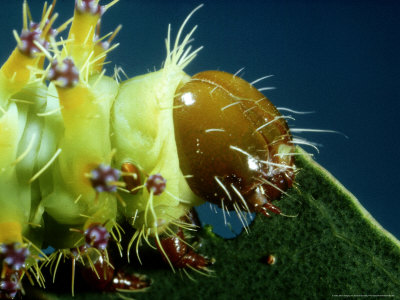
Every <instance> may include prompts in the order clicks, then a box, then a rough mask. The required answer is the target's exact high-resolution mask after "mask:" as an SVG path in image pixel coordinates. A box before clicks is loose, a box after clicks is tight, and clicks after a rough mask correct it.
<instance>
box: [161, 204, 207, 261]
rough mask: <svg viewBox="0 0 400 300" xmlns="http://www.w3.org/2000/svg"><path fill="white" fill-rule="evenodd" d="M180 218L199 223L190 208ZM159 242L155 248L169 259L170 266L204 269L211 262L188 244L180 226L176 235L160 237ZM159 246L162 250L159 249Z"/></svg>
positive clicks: (195, 223) (194, 223) (191, 222)
mask: <svg viewBox="0 0 400 300" xmlns="http://www.w3.org/2000/svg"><path fill="white" fill-rule="evenodd" d="M182 220H183V221H184V222H187V223H190V224H193V225H196V226H199V224H200V222H199V220H198V217H197V214H196V212H195V211H194V210H191V211H190V212H189V213H188V214H187V215H186V216H184V217H182ZM160 244H161V245H160ZM160 244H158V243H157V248H158V249H159V250H160V252H161V254H162V255H163V258H164V260H169V261H170V262H171V264H172V266H174V267H176V268H186V267H192V268H195V269H205V268H206V267H207V266H208V265H210V264H211V261H210V260H209V259H208V258H206V257H204V256H202V255H200V254H198V253H197V252H196V251H195V250H194V249H192V248H191V247H190V246H189V245H188V243H187V242H186V241H185V235H184V233H183V230H182V229H181V228H179V229H178V231H177V232H176V235H174V236H168V237H165V238H161V239H160ZM161 247H162V249H163V251H161V249H160V248H161ZM166 256H167V257H166Z"/></svg>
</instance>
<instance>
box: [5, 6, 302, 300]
mask: <svg viewBox="0 0 400 300" xmlns="http://www.w3.org/2000/svg"><path fill="white" fill-rule="evenodd" d="M117 2H118V0H114V1H111V2H109V3H108V4H106V5H103V6H102V5H100V4H99V1H98V0H76V1H75V9H74V16H73V18H71V19H69V20H68V21H66V22H65V23H63V24H62V25H61V26H59V27H58V28H53V25H54V23H55V21H56V19H57V17H58V15H57V14H56V13H54V8H55V1H53V3H52V4H51V5H48V4H47V3H45V5H44V7H43V13H42V16H41V19H40V20H39V22H34V20H33V19H32V17H31V14H30V12H29V7H28V4H27V2H26V1H24V3H23V27H22V31H21V34H18V33H17V32H16V31H14V36H15V40H16V44H17V45H16V48H15V50H14V51H13V52H12V54H11V55H10V57H9V58H8V59H7V60H6V62H5V63H4V64H3V66H2V67H1V69H0V107H1V108H0V110H1V114H0V147H1V148H0V153H1V155H0V172H1V173H0V205H1V208H2V209H1V210H0V260H1V262H2V265H1V266H2V271H1V278H0V298H5V299H13V298H15V297H16V295H17V294H18V293H20V291H21V279H22V278H23V277H24V276H27V277H33V278H34V279H35V281H36V283H37V284H38V285H39V286H41V287H44V286H45V281H44V277H43V275H42V274H41V269H42V268H43V267H49V268H51V269H52V272H53V274H54V276H55V275H56V271H57V267H58V265H59V263H60V261H61V259H62V258H64V259H65V258H68V259H70V260H71V261H72V262H73V266H75V263H86V265H89V266H90V268H91V269H92V270H93V272H96V273H97V269H98V268H97V267H98V265H102V266H104V268H100V270H101V269H104V270H105V269H107V270H109V269H110V268H108V267H107V266H111V265H112V262H111V261H110V258H109V255H108V251H107V246H108V244H109V243H110V242H111V241H112V242H113V243H115V244H116V245H117V246H118V248H119V249H120V252H121V253H122V252H123V251H126V253H127V257H128V260H129V257H130V255H132V252H134V253H135V255H136V256H137V257H138V259H140V255H139V248H140V245H141V244H142V243H143V242H146V243H148V244H149V245H150V246H151V247H155V248H157V249H158V250H159V252H160V253H161V255H162V257H163V258H164V259H165V261H166V262H167V263H168V264H170V266H171V267H172V268H188V267H190V268H194V269H197V270H199V271H202V272H208V271H209V265H210V264H211V262H212V260H211V259H209V258H206V257H204V256H202V255H200V254H198V253H196V252H195V251H194V250H193V249H191V248H189V247H186V244H185V241H184V231H185V230H186V229H191V230H196V228H197V227H196V225H195V224H194V222H193V221H192V219H193V218H192V216H191V211H192V208H193V207H196V206H198V205H200V204H202V203H204V202H210V203H215V204H217V205H219V206H220V207H221V208H223V209H224V210H235V211H236V212H237V214H238V215H239V216H242V214H243V212H257V213H262V214H264V215H265V216H268V217H269V216H270V214H271V213H275V214H281V211H280V209H279V208H278V207H277V206H276V205H275V204H273V202H274V201H275V200H277V199H279V198H280V197H281V195H282V194H284V193H285V192H286V190H288V189H289V188H291V187H292V186H293V184H294V180H295V175H296V172H297V170H296V166H295V164H294V159H293V156H294V155H295V147H294V142H293V139H292V137H291V134H290V130H289V127H288V125H287V123H286V120H285V117H284V116H282V115H281V114H280V113H279V111H278V110H277V109H276V108H275V106H274V105H273V104H272V103H271V102H270V101H269V100H268V99H267V98H266V97H265V96H264V95H263V94H262V93H261V92H260V91H258V90H257V89H256V88H255V87H253V86H252V85H251V84H250V83H248V82H246V81H245V80H243V79H241V78H240V77H238V76H237V75H235V74H229V73H226V72H222V71H205V72H200V73H198V74H196V75H194V76H189V75H187V74H186V73H185V72H184V69H185V67H187V65H188V64H190V63H191V62H192V61H193V59H194V58H195V57H196V55H197V54H198V52H199V51H200V50H201V48H198V49H195V50H192V48H191V46H190V42H191V39H192V36H193V33H194V31H195V29H196V27H194V28H193V29H192V30H191V31H189V33H187V34H184V29H185V25H186V24H187V22H188V20H189V18H190V17H191V16H192V15H193V13H195V12H196V11H197V9H199V8H200V7H201V6H199V7H197V8H196V9H194V10H193V11H192V12H191V13H190V14H189V15H188V17H187V18H186V19H185V21H184V22H183V24H182V26H181V28H180V29H179V31H178V32H177V35H176V38H175V39H174V40H173V39H172V37H171V28H170V27H169V28H168V35H167V38H166V50H167V53H166V58H165V61H164V63H163V66H162V68H161V69H160V70H158V71H154V72H150V73H148V74H145V75H141V76H136V77H133V78H131V79H127V80H121V76H120V72H119V71H117V72H116V73H115V74H114V76H112V77H110V76H107V75H106V74H105V72H106V71H105V69H104V68H103V66H104V64H105V59H106V57H107V54H108V53H109V52H110V51H112V50H114V49H115V48H116V47H117V46H118V44H112V42H113V39H114V38H115V36H116V34H117V33H118V31H119V30H120V27H117V28H116V29H115V31H113V32H111V33H110V34H107V35H105V36H103V37H100V24H101V21H102V19H103V15H104V13H105V12H106V11H107V10H109V9H110V8H111V7H112V6H113V5H114V4H116V3H117ZM68 28H69V33H68V37H67V38H66V39H63V38H62V37H60V35H59V33H61V32H62V31H64V30H66V29H68ZM121 220H124V221H125V222H128V223H130V226H132V227H133V229H134V233H133V235H132V236H130V237H126V236H125V235H123V232H122V229H121V225H120V222H122V221H121ZM125 240H126V241H127V247H126V249H122V244H124V243H123V241H125ZM152 240H154V242H152ZM47 246H51V247H52V248H54V249H55V250H54V252H53V253H51V254H50V255H46V254H44V253H43V252H42V250H41V249H43V248H45V247H47ZM104 272H106V271H104ZM107 272H108V271H107ZM30 274H31V275H30ZM107 276H109V280H108V282H110V281H111V280H113V279H115V278H116V282H117V283H116V285H115V286H114V287H112V288H110V290H112V289H116V288H119V289H127V290H129V289H137V288H143V287H147V286H148V282H146V281H144V280H143V281H141V279H140V278H138V281H139V284H138V286H136V287H126V286H124V285H123V284H122V283H121V282H122V280H121V281H120V282H119V281H118V278H120V277H121V276H122V275H121V274H111V275H107ZM107 276H106V275H105V277H107ZM118 276H119V277H118ZM32 281H33V279H32ZM113 282H114V280H113ZM71 285H72V294H74V274H73V277H72V284H71Z"/></svg>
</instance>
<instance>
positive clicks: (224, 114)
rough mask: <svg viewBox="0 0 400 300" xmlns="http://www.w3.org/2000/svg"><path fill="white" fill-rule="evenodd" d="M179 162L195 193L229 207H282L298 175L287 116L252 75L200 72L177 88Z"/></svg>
mask: <svg viewBox="0 0 400 300" xmlns="http://www.w3.org/2000/svg"><path fill="white" fill-rule="evenodd" d="M174 105H175V106H176V107H177V108H176V109H175V110H174V124H175V137H176V143H177V148H178V154H179V157H180V166H181V169H182V171H183V173H184V174H185V175H192V176H190V177H189V178H188V179H187V180H188V183H189V185H190V187H191V189H192V190H193V192H194V193H196V194H197V195H199V196H200V197H202V198H204V199H205V200H207V201H209V202H212V203H216V204H218V205H220V206H222V207H223V208H226V209H242V210H248V211H251V212H262V213H264V214H266V215H268V212H267V210H268V211H272V212H274V213H280V211H279V209H278V208H277V207H275V206H274V205H272V204H271V203H270V201H272V200H275V199H278V198H279V197H280V196H281V194H282V193H283V192H284V191H286V190H287V189H288V188H290V187H291V186H292V184H293V180H294V161H293V155H292V154H293V152H294V146H293V144H292V142H291V141H292V138H291V135H290V132H289V128H288V125H287V123H286V121H285V119H284V117H283V116H282V115H281V114H280V113H279V111H278V110H277V109H276V108H275V106H274V105H273V104H272V103H271V102H270V101H269V100H268V99H267V98H266V97H265V96H264V95H263V94H262V93H260V92H259V91H258V90H257V89H256V88H255V87H253V86H252V85H251V84H250V83H248V82H247V81H245V80H243V79H241V78H239V77H237V76H235V75H232V74H229V73H226V72H221V71H205V72H201V73H198V74H196V75H195V76H193V77H192V78H191V79H190V80H189V81H188V82H186V83H185V84H183V86H181V87H180V88H179V89H178V90H177V93H176V97H175V100H174Z"/></svg>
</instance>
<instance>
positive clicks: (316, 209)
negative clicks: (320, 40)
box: [49, 149, 400, 300]
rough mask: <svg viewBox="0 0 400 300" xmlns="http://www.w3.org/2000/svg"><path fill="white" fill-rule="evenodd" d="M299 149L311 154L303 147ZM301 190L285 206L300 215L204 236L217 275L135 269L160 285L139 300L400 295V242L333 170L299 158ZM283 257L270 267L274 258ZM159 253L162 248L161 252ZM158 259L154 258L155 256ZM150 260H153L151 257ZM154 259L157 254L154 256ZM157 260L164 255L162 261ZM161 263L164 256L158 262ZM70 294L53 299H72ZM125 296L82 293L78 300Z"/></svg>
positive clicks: (204, 232) (263, 220) (258, 219)
mask: <svg viewBox="0 0 400 300" xmlns="http://www.w3.org/2000/svg"><path fill="white" fill-rule="evenodd" d="M298 152H299V153H303V154H305V153H304V151H303V150H301V149H299V150H298ZM296 165H297V166H298V167H299V168H300V169H301V171H300V172H299V174H298V176H297V185H298V186H297V188H296V189H293V190H292V191H291V192H290V194H289V196H285V197H284V198H283V199H282V200H281V201H280V202H279V203H278V205H279V206H280V207H281V209H282V211H283V213H284V214H286V215H294V217H285V216H282V215H281V216H273V217H272V218H266V217H263V216H261V215H259V216H257V217H256V219H255V221H254V223H253V224H252V225H251V226H250V233H249V234H246V233H245V232H243V233H242V234H241V235H240V236H239V237H237V238H236V239H232V240H224V239H222V238H219V237H217V236H215V235H214V234H213V233H212V232H211V231H210V228H209V227H206V228H205V229H203V230H202V232H201V233H200V236H201V238H202V243H203V247H202V248H201V249H200V252H202V253H204V254H206V255H207V256H209V257H213V258H215V260H216V262H215V264H214V265H213V266H211V268H210V269H212V270H213V272H212V273H211V274H212V276H204V275H199V274H197V273H196V272H194V271H188V273H189V275H190V276H191V277H193V278H194V279H195V281H192V280H190V279H189V278H188V276H187V275H185V274H184V273H183V272H181V274H179V272H176V273H173V272H172V271H171V269H169V268H168V267H165V265H164V264H161V265H160V267H159V268H157V267H156V268H155V267H154V266H152V267H149V266H148V265H147V267H146V260H145V262H144V266H143V267H141V268H139V269H136V270H135V272H139V273H144V274H146V275H148V276H149V277H150V278H151V279H152V280H153V284H152V286H151V288H150V289H149V290H148V291H146V292H138V293H134V294H127V293H124V294H123V295H124V296H129V297H132V298H135V299H166V298H168V299H328V298H332V297H337V296H336V295H341V296H343V295H352V296H354V295H364V296H365V295H387V296H388V295H391V296H393V297H396V298H397V297H399V296H400V294H399V291H400V264H399V262H400V242H399V241H398V240H396V239H395V238H394V237H393V236H392V235H391V234H390V233H388V232H387V231H385V230H384V229H383V228H382V227H381V226H380V225H379V224H378V223H377V222H376V221H375V220H374V219H373V217H372V216H371V215H370V214H369V213H368V212H367V211H366V210H365V209H364V208H363V207H362V206H361V204H360V203H359V202H358V200H357V199H356V198H355V197H354V196H353V195H352V194H351V193H350V192H349V191H347V190H346V189H345V188H344V187H343V186H342V185H341V184H340V183H339V182H338V181H337V180H336V179H335V178H333V177H332V175H331V174H329V172H327V171H326V170H324V169H323V168H322V167H321V166H319V165H318V164H317V163H316V162H314V161H313V160H312V159H310V158H309V157H308V156H307V155H299V156H298V159H297V161H296ZM270 254H273V255H274V256H275V257H276V263H275V264H273V265H269V264H268V263H267V262H266V261H267V259H266V258H267V257H268V255H270ZM153 255H154V257H156V256H157V253H156V252H154V253H153ZM150 257H151V256H150ZM146 258H148V257H146ZM150 259H151V258H150ZM155 260H157V259H155ZM157 261H158V260H157ZM69 297H70V295H65V296H59V297H56V296H51V298H49V299H69ZM114 298H115V299H118V295H115V296H113V297H111V295H109V294H108V295H107V294H102V295H101V294H80V295H76V297H75V299H97V300H100V299H114Z"/></svg>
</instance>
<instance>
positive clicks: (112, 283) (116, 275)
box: [82, 256, 150, 292]
mask: <svg viewBox="0 0 400 300" xmlns="http://www.w3.org/2000/svg"><path fill="white" fill-rule="evenodd" d="M94 267H95V268H96V272H97V274H98V275H99V277H100V278H98V277H97V274H96V273H95V272H94V271H93V270H92V269H91V268H90V267H89V266H87V267H83V268H82V277H83V278H84V279H85V281H86V282H87V283H88V284H89V285H90V286H91V287H92V288H94V289H96V290H98V291H102V292H115V291H117V290H124V291H137V290H140V289H144V288H147V287H148V286H150V281H149V280H147V279H146V278H145V277H144V276H141V275H137V274H132V273H127V272H124V271H122V270H114V269H113V268H112V267H111V266H110V265H109V264H108V263H107V262H106V261H105V260H104V258H103V257H102V256H100V257H99V258H98V259H97V261H96V262H94Z"/></svg>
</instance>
